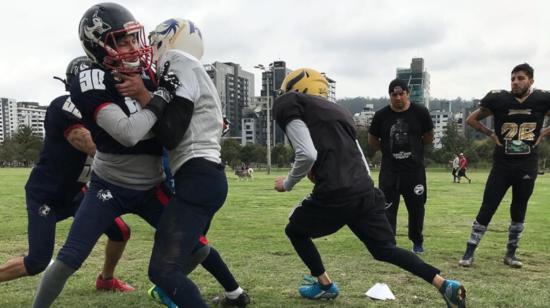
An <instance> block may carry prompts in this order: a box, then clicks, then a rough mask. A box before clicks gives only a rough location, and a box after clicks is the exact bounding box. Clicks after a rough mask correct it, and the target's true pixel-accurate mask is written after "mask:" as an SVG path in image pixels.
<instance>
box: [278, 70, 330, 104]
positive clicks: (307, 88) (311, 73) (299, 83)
mask: <svg viewBox="0 0 550 308" xmlns="http://www.w3.org/2000/svg"><path fill="white" fill-rule="evenodd" d="M291 91H295V92H300V93H304V94H309V95H317V96H322V97H324V98H327V97H328V82H327V79H326V78H325V76H323V75H322V74H321V73H319V72H318V71H316V70H314V69H311V68H299V69H297V70H294V71H292V72H291V73H290V74H288V75H287V76H286V77H285V80H283V84H281V93H286V92H291Z"/></svg>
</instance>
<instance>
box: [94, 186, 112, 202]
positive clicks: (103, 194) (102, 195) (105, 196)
mask: <svg viewBox="0 0 550 308" xmlns="http://www.w3.org/2000/svg"><path fill="white" fill-rule="evenodd" d="M97 198H98V199H99V200H101V201H103V202H105V201H109V200H111V199H113V194H111V191H110V190H108V189H100V190H99V191H98V192H97Z"/></svg>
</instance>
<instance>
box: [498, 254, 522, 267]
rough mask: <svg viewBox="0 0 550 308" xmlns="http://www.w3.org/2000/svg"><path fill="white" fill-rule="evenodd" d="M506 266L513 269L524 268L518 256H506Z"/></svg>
mask: <svg viewBox="0 0 550 308" xmlns="http://www.w3.org/2000/svg"><path fill="white" fill-rule="evenodd" d="M503 261H504V264H506V265H508V266H510V267H513V268H521V267H522V266H523V263H521V261H520V260H518V259H517V258H516V256H511V257H510V256H504V260H503Z"/></svg>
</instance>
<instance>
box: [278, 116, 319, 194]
mask: <svg viewBox="0 0 550 308" xmlns="http://www.w3.org/2000/svg"><path fill="white" fill-rule="evenodd" d="M285 131H286V134H287V137H288V139H289V140H290V142H291V143H292V146H293V147H294V152H295V155H294V165H293V166H292V169H291V170H290V171H289V172H288V175H287V177H286V179H285V181H284V187H285V190H286V191H290V190H292V188H293V187H294V185H296V184H297V183H298V182H299V181H300V180H301V179H302V178H304V177H305V176H306V175H307V173H308V172H309V170H311V167H313V165H314V164H315V160H316V159H317V150H316V149H315V146H314V145H313V141H312V139H311V135H310V134H309V130H308V128H307V126H306V125H305V123H304V122H303V121H302V120H292V121H291V122H290V123H288V124H287V126H286V129H285Z"/></svg>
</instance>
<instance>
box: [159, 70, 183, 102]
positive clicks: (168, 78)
mask: <svg viewBox="0 0 550 308" xmlns="http://www.w3.org/2000/svg"><path fill="white" fill-rule="evenodd" d="M180 86H181V82H180V80H179V78H178V76H176V74H175V73H174V72H172V71H170V61H166V63H164V68H163V69H162V73H161V74H160V75H159V78H158V87H157V90H156V91H155V93H154V95H157V96H160V97H161V98H162V99H163V100H164V101H165V102H166V103H169V102H170V101H171V100H172V98H173V97H174V96H175V95H176V90H177V89H178V88H179V87H180Z"/></svg>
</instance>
